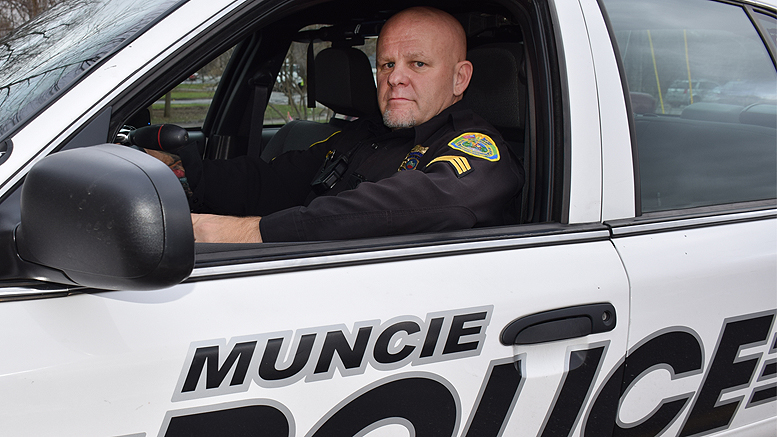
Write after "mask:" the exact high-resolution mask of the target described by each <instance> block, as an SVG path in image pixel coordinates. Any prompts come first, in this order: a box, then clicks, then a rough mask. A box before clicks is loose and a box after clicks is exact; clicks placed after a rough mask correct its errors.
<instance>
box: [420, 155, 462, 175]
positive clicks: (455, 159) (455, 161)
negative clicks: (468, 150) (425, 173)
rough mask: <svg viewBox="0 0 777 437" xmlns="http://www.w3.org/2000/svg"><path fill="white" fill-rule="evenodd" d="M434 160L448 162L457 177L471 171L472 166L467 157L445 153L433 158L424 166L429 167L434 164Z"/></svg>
mask: <svg viewBox="0 0 777 437" xmlns="http://www.w3.org/2000/svg"><path fill="white" fill-rule="evenodd" d="M435 162H447V163H448V164H450V165H451V167H453V170H454V171H455V172H456V175H457V176H458V177H462V176H464V175H466V174H469V172H471V171H472V167H470V165H469V161H468V160H467V158H465V157H463V156H453V155H445V156H440V157H438V158H435V159H433V160H432V162H430V163H429V164H427V165H426V167H429V166H430V165H432V164H434V163H435Z"/></svg>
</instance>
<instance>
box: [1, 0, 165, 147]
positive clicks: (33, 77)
mask: <svg viewBox="0 0 777 437" xmlns="http://www.w3.org/2000/svg"><path fill="white" fill-rule="evenodd" d="M176 3H179V0H64V1H62V2H61V3H59V4H58V5H56V6H55V7H53V8H52V9H50V10H49V11H47V12H46V13H44V14H42V15H41V16H39V17H37V18H35V19H34V20H32V21H30V22H28V23H27V24H25V25H24V26H22V27H21V28H19V29H18V30H17V31H16V32H14V33H13V34H11V35H8V36H7V37H5V38H3V39H0V139H2V138H3V137H4V136H6V134H7V133H8V132H9V131H10V130H11V128H13V126H15V125H17V124H18V123H20V122H22V121H24V120H25V119H26V118H28V117H30V116H32V115H34V114H35V113H36V112H37V111H38V110H39V109H40V108H41V107H43V106H44V105H45V104H46V103H47V102H48V101H49V100H51V99H52V98H53V97H54V96H56V95H57V93H58V92H59V91H60V90H63V89H65V88H67V87H68V86H69V85H71V84H72V83H73V82H74V81H75V80H76V79H78V78H79V77H80V76H81V75H83V74H84V73H85V72H86V71H88V70H89V68H91V67H92V66H94V65H95V64H96V63H97V62H99V61H100V60H101V59H102V58H104V57H105V56H106V55H108V54H110V53H111V52H112V51H113V50H115V49H117V48H118V47H119V46H120V45H121V44H122V43H124V42H125V41H127V40H129V39H131V38H132V37H133V35H135V34H136V33H137V32H138V31H139V30H141V29H143V27H145V26H146V25H148V24H149V23H151V22H152V21H154V20H155V19H157V18H158V17H160V16H161V15H162V14H163V13H164V12H165V11H167V10H169V9H170V8H171V7H172V6H173V5H174V4H176Z"/></svg>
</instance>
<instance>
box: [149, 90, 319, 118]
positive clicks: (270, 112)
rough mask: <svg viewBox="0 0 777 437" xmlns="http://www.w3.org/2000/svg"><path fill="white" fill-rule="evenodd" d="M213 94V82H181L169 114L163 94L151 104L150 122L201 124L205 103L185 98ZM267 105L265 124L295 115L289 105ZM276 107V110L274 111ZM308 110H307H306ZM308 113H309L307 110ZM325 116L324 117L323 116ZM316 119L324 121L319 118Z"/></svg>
mask: <svg viewBox="0 0 777 437" xmlns="http://www.w3.org/2000/svg"><path fill="white" fill-rule="evenodd" d="M214 94H215V86H214V85H213V84H202V83H183V84H181V85H178V86H177V87H175V88H174V89H173V91H172V92H171V102H170V116H169V117H165V116H164V108H165V104H164V96H162V97H160V98H159V100H157V102H156V103H154V104H153V105H151V123H152V124H162V123H170V124H178V125H181V126H184V127H194V126H202V123H203V122H204V121H205V116H206V115H207V113H208V107H209V105H208V104H207V103H188V102H187V100H196V99H211V98H213V95H214ZM272 106H273V107H274V108H275V109H273V108H271V107H270V106H268V107H267V109H266V110H265V113H264V120H265V124H268V125H278V124H283V123H285V122H286V121H287V114H288V115H291V116H292V117H295V115H296V112H295V111H294V108H293V107H292V106H291V105H276V104H273V105H272ZM276 109H277V111H276ZM308 111H309V110H308ZM279 113H280V114H279ZM308 114H310V113H309V112H308ZM323 118H326V117H323ZM318 121H326V120H325V119H320V120H318Z"/></svg>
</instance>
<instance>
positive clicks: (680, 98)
mask: <svg viewBox="0 0 777 437" xmlns="http://www.w3.org/2000/svg"><path fill="white" fill-rule="evenodd" d="M718 86H719V85H718V84H717V83H715V82H711V81H708V80H693V81H688V80H676V81H674V82H672V84H671V85H669V89H667V90H666V97H664V100H666V101H667V102H668V103H670V104H672V105H675V106H682V105H690V104H691V103H695V102H701V101H704V100H705V98H706V96H707V94H709V93H710V92H711V91H712V90H713V89H715V88H716V87H718Z"/></svg>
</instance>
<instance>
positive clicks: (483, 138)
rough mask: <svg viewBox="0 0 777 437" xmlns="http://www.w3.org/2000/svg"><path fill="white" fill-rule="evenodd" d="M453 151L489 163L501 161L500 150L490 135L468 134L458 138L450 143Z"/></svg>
mask: <svg viewBox="0 0 777 437" xmlns="http://www.w3.org/2000/svg"><path fill="white" fill-rule="evenodd" d="M448 145H449V146H451V147H452V148H453V149H456V150H459V151H462V152H464V153H466V154H467V155H471V156H474V157H476V158H483V159H487V160H489V161H499V149H498V148H497V147H496V144H495V143H494V140H492V139H491V137H489V136H488V135H484V134H481V133H477V132H467V133H465V134H461V135H459V136H458V137H456V138H455V139H454V140H453V141H451V142H450V143H448Z"/></svg>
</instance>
